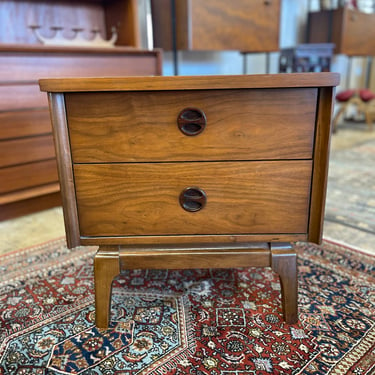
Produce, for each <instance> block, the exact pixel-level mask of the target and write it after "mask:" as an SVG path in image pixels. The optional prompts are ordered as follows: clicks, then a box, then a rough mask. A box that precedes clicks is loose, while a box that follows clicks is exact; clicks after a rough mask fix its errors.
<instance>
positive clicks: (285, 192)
mask: <svg viewBox="0 0 375 375" xmlns="http://www.w3.org/2000/svg"><path fill="white" fill-rule="evenodd" d="M311 168H312V163H311V161H286V162H283V161H279V162H237V163H236V162H222V163H218V162H208V163H204V162H202V163H194V162H193V163H139V164H138V163H129V164H89V165H86V164H78V165H74V178H75V183H76V196H77V204H78V216H79V225H80V233H81V235H83V236H90V235H92V236H119V235H140V234H147V235H160V234H165V235H171V234H215V233H221V234H225V233H227V234H228V233H234V234H235V233H306V232H307V230H308V227H307V223H308V212H309V195H310V185H311V184H310V180H311ZM186 187H199V188H201V189H203V190H204V191H205V193H206V195H207V204H206V206H205V207H204V208H203V209H202V210H201V211H198V212H187V211H185V210H184V209H182V207H181V206H180V204H179V195H180V193H181V192H182V190H184V189H185V188H186Z"/></svg>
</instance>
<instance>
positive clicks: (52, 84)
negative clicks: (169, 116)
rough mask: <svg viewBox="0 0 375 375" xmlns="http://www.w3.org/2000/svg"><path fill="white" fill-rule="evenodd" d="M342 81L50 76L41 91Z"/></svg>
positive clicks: (334, 76)
mask: <svg viewBox="0 0 375 375" xmlns="http://www.w3.org/2000/svg"><path fill="white" fill-rule="evenodd" d="M339 81H340V75H339V74H338V73H282V74H256V75H220V76H215V75H212V76H163V77H160V76H149V77H116V78H108V77H95V78H49V79H41V80H39V85H40V89H41V91H47V92H83V91H84V92H87V91H163V90H214V89H248V88H254V89H255V88H293V87H333V86H337V85H338V84H339Z"/></svg>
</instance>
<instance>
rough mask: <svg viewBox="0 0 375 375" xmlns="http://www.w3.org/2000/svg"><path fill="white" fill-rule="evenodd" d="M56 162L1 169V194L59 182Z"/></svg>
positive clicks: (52, 160) (50, 161) (49, 161)
mask: <svg viewBox="0 0 375 375" xmlns="http://www.w3.org/2000/svg"><path fill="white" fill-rule="evenodd" d="M58 180H59V178H58V176H57V166H56V160H55V159H51V160H46V161H42V162H36V163H30V164H25V165H17V166H15V167H6V168H1V169H0V181H1V184H0V193H1V194H4V193H9V192H12V191H16V190H21V189H26V188H30V187H34V186H39V185H44V184H49V183H52V182H58Z"/></svg>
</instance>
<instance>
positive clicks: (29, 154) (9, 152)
mask: <svg viewBox="0 0 375 375" xmlns="http://www.w3.org/2000/svg"><path fill="white" fill-rule="evenodd" d="M51 158H55V148H54V145H53V137H52V135H44V136H38V137H29V138H21V139H14V140H9V141H0V167H5V166H10V165H17V164H24V163H30V162H33V161H40V160H45V159H51Z"/></svg>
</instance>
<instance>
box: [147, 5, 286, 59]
mask: <svg viewBox="0 0 375 375" xmlns="http://www.w3.org/2000/svg"><path fill="white" fill-rule="evenodd" d="M151 10H152V15H153V18H152V22H153V37H154V46H156V47H158V48H163V49H164V50H167V51H168V50H172V35H173V31H172V9H171V1H170V0H151ZM175 19H176V42H177V43H176V44H177V46H176V47H177V49H180V50H181V49H182V50H204V51H212V50H240V51H252V52H267V51H277V50H278V48H279V22H280V21H279V19H280V1H279V0H272V1H264V0H251V1H248V0H232V1H231V2H228V1H226V0H204V1H200V0H176V1H175Z"/></svg>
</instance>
